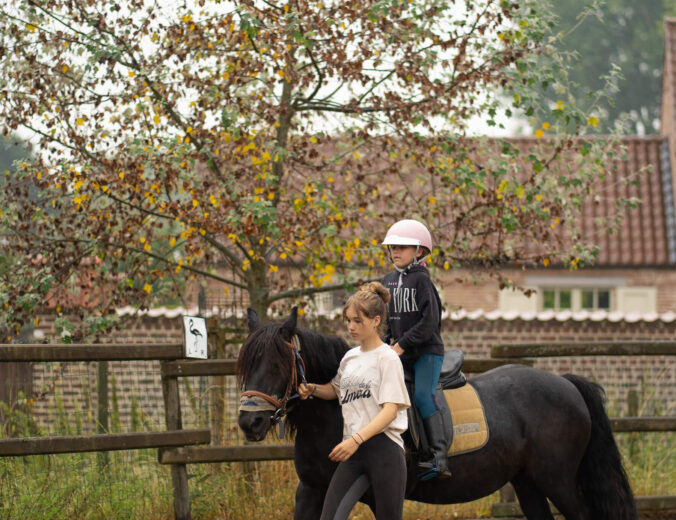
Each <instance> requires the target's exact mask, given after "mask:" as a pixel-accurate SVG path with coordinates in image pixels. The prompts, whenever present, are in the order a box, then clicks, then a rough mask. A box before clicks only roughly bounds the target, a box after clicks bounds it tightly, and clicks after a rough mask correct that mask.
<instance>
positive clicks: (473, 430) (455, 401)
mask: <svg viewBox="0 0 676 520" xmlns="http://www.w3.org/2000/svg"><path fill="white" fill-rule="evenodd" d="M444 397H445V398H446V403H447V404H448V408H449V409H450V410H451V417H452V418H453V443H452V444H451V447H450V449H449V450H448V454H449V455H459V454H461V453H467V452H469V451H474V450H478V449H479V448H481V447H483V446H484V445H485V444H486V443H487V442H488V425H487V424H486V415H485V413H484V408H483V405H482V404H481V401H479V396H478V395H477V393H476V390H474V387H472V385H465V386H461V387H460V388H455V389H453V390H444Z"/></svg>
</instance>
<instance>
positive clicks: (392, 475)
mask: <svg viewBox="0 0 676 520" xmlns="http://www.w3.org/2000/svg"><path fill="white" fill-rule="evenodd" d="M369 486H371V487H372V489H373V495H374V497H375V502H376V511H375V514H376V519H377V520H401V517H402V512H403V507H404V492H405V491H406V459H405V458H404V450H403V449H402V448H401V447H400V446H399V445H398V444H397V443H395V442H394V441H393V440H392V439H390V438H389V437H388V436H387V435H385V434H384V433H380V434H378V435H376V436H374V437H372V438H370V439H369V440H367V441H366V442H365V443H363V444H362V445H361V446H359V449H358V450H357V451H356V452H355V453H354V455H352V457H350V458H349V459H348V460H346V461H345V462H341V463H340V464H339V465H338V469H336V472H335V473H334V474H333V478H332V479H331V483H330V484H329V489H328V491H327V492H326V497H325V498H324V508H323V510H322V517H321V520H345V519H347V517H348V515H349V514H350V511H351V510H352V508H353V507H354V505H355V504H356V503H357V502H358V501H359V499H360V498H361V496H362V495H363V494H364V492H365V491H366V490H367V489H368V488H369Z"/></svg>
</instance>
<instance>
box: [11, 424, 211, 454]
mask: <svg viewBox="0 0 676 520" xmlns="http://www.w3.org/2000/svg"><path fill="white" fill-rule="evenodd" d="M210 439H211V432H210V431H209V429H208V428H203V429H198V430H180V431H166V432H139V433H106V434H101V435H68V436H55V437H24V438H19V439H16V438H14V439H0V456H2V457H6V456H10V457H16V456H24V455H44V454H48V453H82V452H85V451H115V450H140V449H145V448H161V447H166V446H185V445H187V444H207V443H209V441H210Z"/></svg>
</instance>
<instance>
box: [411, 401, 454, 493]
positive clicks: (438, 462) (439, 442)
mask: <svg viewBox="0 0 676 520" xmlns="http://www.w3.org/2000/svg"><path fill="white" fill-rule="evenodd" d="M423 424H424V425H425V434H426V435H427V442H428V444H429V447H430V451H431V452H432V460H430V461H423V462H420V463H419V464H418V466H419V468H420V469H421V470H422V472H421V473H419V474H418V476H419V477H420V478H421V479H422V480H428V479H430V478H433V477H439V478H449V477H450V476H451V472H450V470H449V469H448V460H447V457H446V435H445V432H444V421H443V418H442V417H441V412H434V413H433V414H432V415H430V416H429V417H427V418H425V419H423Z"/></svg>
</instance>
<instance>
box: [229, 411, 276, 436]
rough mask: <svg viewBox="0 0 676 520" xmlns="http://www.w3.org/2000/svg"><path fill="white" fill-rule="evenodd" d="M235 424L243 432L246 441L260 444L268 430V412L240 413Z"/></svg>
mask: <svg viewBox="0 0 676 520" xmlns="http://www.w3.org/2000/svg"><path fill="white" fill-rule="evenodd" d="M237 424H238V425H239V427H240V428H241V430H242V431H243V432H244V436H245V437H246V440H248V441H252V442H260V441H262V440H263V439H265V436H266V435H267V433H268V430H269V429H270V426H271V424H270V412H268V411H262V412H240V413H239V418H238V419H237Z"/></svg>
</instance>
